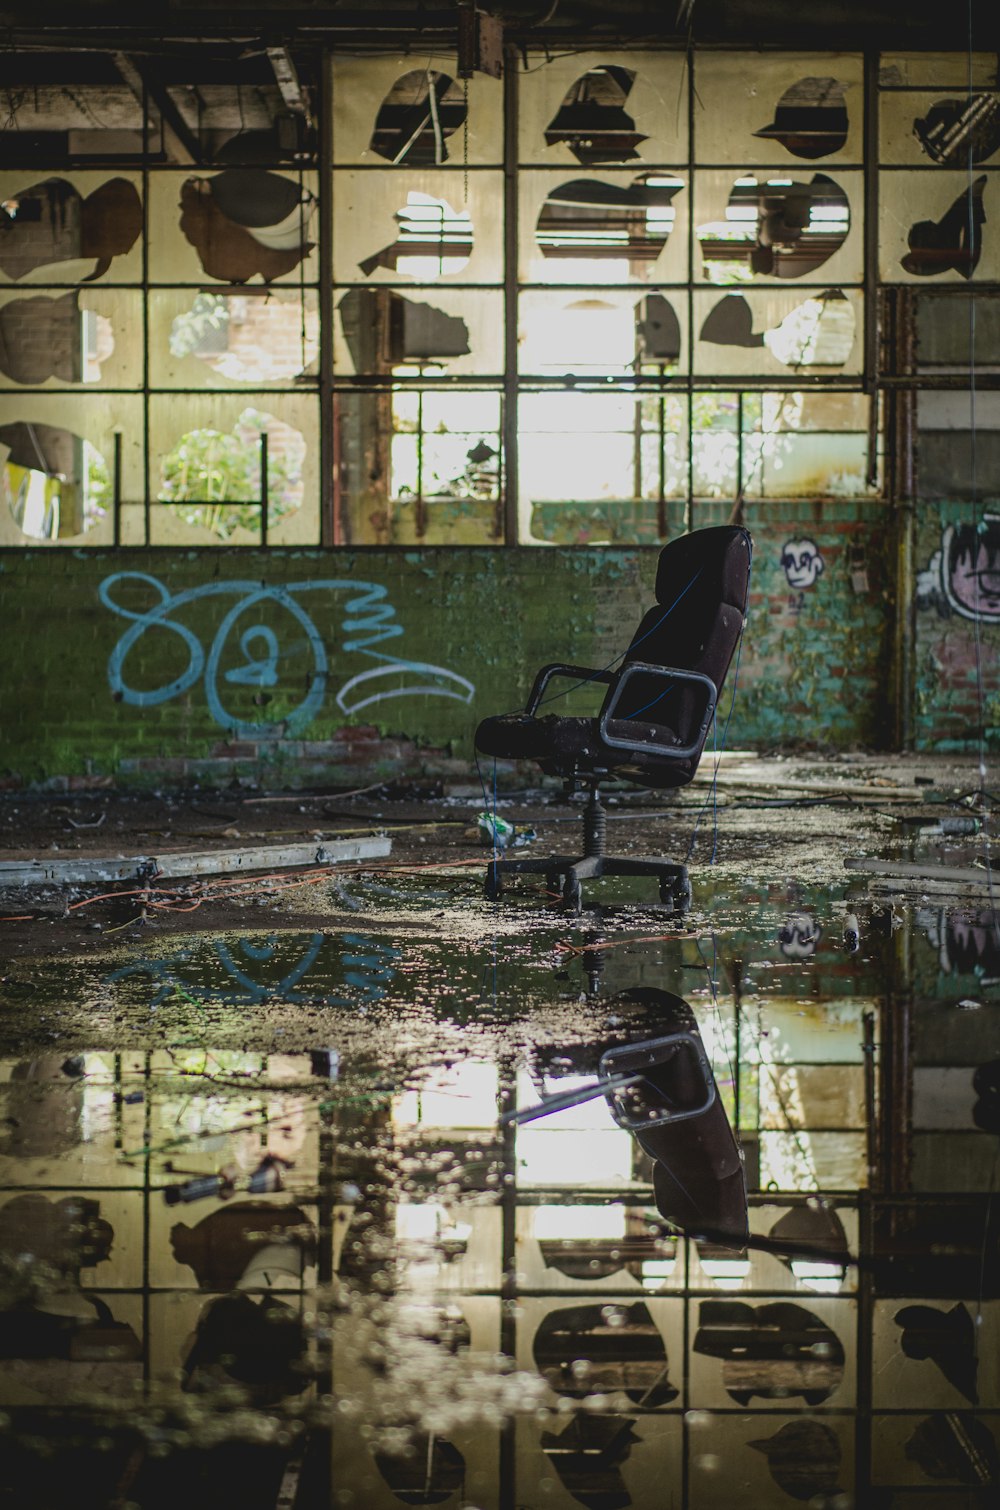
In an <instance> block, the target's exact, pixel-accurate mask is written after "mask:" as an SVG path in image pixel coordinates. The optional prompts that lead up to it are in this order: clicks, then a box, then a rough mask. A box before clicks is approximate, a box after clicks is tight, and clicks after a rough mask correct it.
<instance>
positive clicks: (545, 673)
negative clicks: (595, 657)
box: [524, 661, 615, 718]
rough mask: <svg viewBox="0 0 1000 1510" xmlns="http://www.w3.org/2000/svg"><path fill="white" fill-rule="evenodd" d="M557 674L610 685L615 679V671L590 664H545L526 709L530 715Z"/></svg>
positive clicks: (535, 709) (558, 662)
mask: <svg viewBox="0 0 1000 1510" xmlns="http://www.w3.org/2000/svg"><path fill="white" fill-rule="evenodd" d="M555 676H569V677H574V678H575V679H576V680H577V681H579V682H604V683H605V685H606V686H609V687H610V685H611V683H612V682H613V681H614V679H615V674H614V672H613V671H594V670H592V669H591V668H590V667H588V666H566V665H563V663H562V662H561V661H554V662H553V663H552V664H551V665H550V666H543V667H542V669H541V671H539V673H538V675H537V676H536V677H535V685H534V686H533V687H532V689H531V696H530V697H529V698H528V701H527V704H526V705H525V709H524V711H525V713H527V714H528V715H529V717H531V718H534V716H535V714H536V713H537V711H538V706H539V704H540V703H541V701H542V694H543V692H544V691H545V689H546V687H547V686H548V684H549V682H550V681H551V680H552V678H553V677H555Z"/></svg>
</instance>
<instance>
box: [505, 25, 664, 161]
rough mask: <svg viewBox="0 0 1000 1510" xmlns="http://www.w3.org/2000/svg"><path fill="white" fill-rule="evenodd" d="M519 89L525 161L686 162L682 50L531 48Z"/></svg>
mask: <svg viewBox="0 0 1000 1510" xmlns="http://www.w3.org/2000/svg"><path fill="white" fill-rule="evenodd" d="M518 90H519V107H520V144H519V145H520V159H521V161H522V162H523V163H538V164H541V163H559V162H562V163H566V164H567V165H570V164H573V163H577V164H580V165H583V166H594V165H599V164H604V163H628V162H643V163H677V164H681V163H684V164H686V163H687V157H688V143H687V92H686V80H685V62H684V58H683V57H682V56H681V55H680V54H675V55H672V54H669V53H636V52H606V53H604V52H601V53H597V52H593V53H587V52H585V53H575V54H571V55H569V56H564V57H555V58H553V57H549V56H548V55H547V54H545V53H538V52H534V53H529V54H528V58H527V63H526V67H525V68H524V69H523V70H522V71H521V73H520V75H519V79H518Z"/></svg>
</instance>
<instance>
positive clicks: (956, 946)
mask: <svg viewBox="0 0 1000 1510" xmlns="http://www.w3.org/2000/svg"><path fill="white" fill-rule="evenodd" d="M917 924H918V926H919V927H920V928H922V929H923V931H924V932H925V933H926V935H927V937H928V938H929V940H930V942H931V943H932V944H933V946H934V948H935V949H936V950H937V951H938V961H939V963H940V965H941V969H942V970H943V971H944V972H945V974H946V975H977V976H979V978H980V980H981V982H982V984H983V985H984V986H995V985H997V984H1000V914H998V913H996V912H994V911H993V910H992V909H991V908H988V907H987V908H982V909H980V910H979V911H973V910H971V909H970V910H968V911H966V910H962V911H958V912H946V911H945V910H944V909H943V908H941V909H938V908H931V907H925V908H921V910H920V911H918V913H917Z"/></svg>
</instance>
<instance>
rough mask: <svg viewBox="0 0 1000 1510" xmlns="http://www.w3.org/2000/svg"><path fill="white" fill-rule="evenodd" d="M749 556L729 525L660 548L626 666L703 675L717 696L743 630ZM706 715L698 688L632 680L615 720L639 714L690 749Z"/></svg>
mask: <svg viewBox="0 0 1000 1510" xmlns="http://www.w3.org/2000/svg"><path fill="white" fill-rule="evenodd" d="M752 553H753V541H752V540H751V538H750V534H749V532H748V531H747V530H745V529H741V528H739V527H737V526H732V525H720V526H717V527H715V528H713V529H707V530H693V531H692V532H691V533H690V534H689V535H681V536H680V538H679V539H677V540H671V542H670V544H669V545H666V546H664V548H663V550H662V551H661V552H660V560H659V565H658V567H657V571H656V606H655V607H654V608H651V609H649V611H648V612H647V613H646V614H645V615H644V616H643V620H642V623H641V624H640V625H639V628H638V629H637V630H636V633H635V636H634V638H633V640H632V643H631V645H630V646H629V648H628V651H627V652H626V655H625V660H626V662H628V661H649V662H650V663H652V664H654V665H658V666H677V667H678V668H680V669H682V670H685V671H700V672H701V673H702V674H703V675H704V676H708V677H710V678H711V679H712V681H713V682H714V683H715V687H716V691H717V692H719V691H721V688H722V684H723V682H724V681H725V678H726V672H727V671H728V670H729V665H730V662H731V661H732V658H733V655H734V653H735V650H736V646H737V645H738V644H739V638H740V634H741V632H742V629H743V619H744V614H745V612H746V604H747V594H748V592H749V587H750V559H751V555H752ZM703 708H704V694H703V693H702V692H700V691H699V690H698V689H696V688H692V687H691V686H684V685H683V684H681V683H677V684H676V685H675V686H673V687H668V688H667V689H666V690H664V684H663V682H662V681H661V680H659V679H654V678H652V677H648V676H636V677H635V678H633V680H632V681H631V682H629V683H628V684H627V686H626V689H625V693H624V695H623V697H622V700H621V702H620V703H619V704H618V707H617V709H616V711H615V717H616V718H633V717H638V716H640V715H641V716H642V718H643V721H644V722H645V721H648V722H650V723H655V724H663V725H665V726H666V727H667V728H669V729H672V730H673V731H674V733H675V734H676V735H677V736H678V737H679V739H680V742H681V743H682V744H688V743H690V742H691V741H693V740H694V738H695V736H696V734H697V732H698V727H699V725H700V723H701V717H702V710H703Z"/></svg>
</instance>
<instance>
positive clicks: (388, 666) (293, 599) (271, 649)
mask: <svg viewBox="0 0 1000 1510" xmlns="http://www.w3.org/2000/svg"><path fill="white" fill-rule="evenodd" d="M121 582H129V583H141V584H144V585H145V586H147V587H149V588H151V589H152V591H153V592H154V593H155V595H156V601H155V602H154V604H153V606H152V607H151V608H147V609H145V610H142V611H137V610H134V609H131V608H126V607H125V606H124V605H123V604H122V603H119V602H116V600H115V597H114V592H115V589H116V588H117V586H118V584H119V583H121ZM307 592H346V593H350V594H351V596H350V597H349V598H348V600H347V603H346V604H345V609H344V612H345V616H344V619H343V622H342V625H341V630H342V634H343V642H342V645H341V649H342V650H344V651H346V652H356V653H358V654H360V655H364V656H367V657H368V658H369V659H370V660H372V661H375V662H376V663H377V664H376V665H374V666H372V667H370V668H368V669H367V670H365V671H360V672H358V673H356V675H354V676H351V677H348V679H347V680H346V681H345V682H344V684H343V686H342V687H341V688H340V690H339V692H338V693H337V696H336V702H337V705H338V707H339V708H340V709H341V712H343V713H344V714H347V715H350V714H353V713H359V712H360V711H361V709H362V708H367V707H369V706H370V705H371V704H373V703H378V702H384V701H386V700H387V699H389V698H394V697H417V696H423V697H449V698H455V699H457V700H458V701H459V702H464V703H467V702H470V701H471V699H472V697H473V695H474V694H475V690H476V689H475V686H474V685H473V683H472V682H470V681H467V680H466V678H465V677H464V676H459V675H458V673H457V672H455V671H448V670H447V669H445V668H444V667H443V666H432V665H430V664H429V663H428V662H426V661H411V660H406V659H404V658H403V657H401V656H395V655H388V654H386V653H385V652H384V651H380V650H377V649H375V646H377V645H380V644H382V643H383V641H385V640H391V639H395V638H396V637H397V636H399V635H401V634H403V633H404V630H403V626H402V624H400V623H398V622H397V621H396V610H395V608H394V607H393V605H392V603H390V602H389V601H388V590H387V589H386V588H385V587H384V586H382V585H380V584H379V583H377V582H351V581H347V580H343V579H340V578H322V579H318V580H316V581H313V582H296V583H292V584H290V585H288V586H285V587H268V586H266V585H265V584H263V583H260V582H246V581H234V582H209V583H206V584H205V585H204V586H203V587H191V588H189V589H188V590H187V591H186V592H179V593H171V592H169V591H168V590H167V588H166V587H165V586H164V585H163V583H162V582H160V581H159V580H158V579H157V578H156V577H151V576H149V575H147V573H145V572H115V573H114V574H113V575H112V576H110V577H105V579H104V581H103V582H102V583H101V585H100V588H99V589H98V593H99V596H100V600H101V602H102V603H103V604H104V606H105V608H110V610H111V612H112V613H116V614H118V615H119V616H120V617H121V618H123V619H130V620H131V621H132V622H131V624H130V626H129V628H128V629H126V630H125V632H124V634H123V635H122V636H121V639H120V640H119V641H118V643H117V645H116V646H115V648H114V650H113V651H112V652H111V656H110V658H109V660H108V683H109V685H110V687H111V691H112V693H113V694H114V695H115V697H116V698H118V699H119V701H122V702H126V703H128V704H130V706H132V707H134V708H155V707H157V706H158V705H159V704H160V703H165V702H169V701H170V699H171V698H174V697H179V696H181V694H182V693H184V692H187V691H188V690H189V689H190V688H191V687H193V686H194V685H195V684H196V682H198V681H199V680H200V679H201V678H204V684H205V697H206V700H207V702H208V708H209V712H210V713H211V715H212V717H213V718H214V719H215V721H216V723H217V724H220V725H221V726H222V727H223V728H224V729H228V730H230V731H231V732H232V733H233V734H234V735H236V736H237V738H241V739H256V738H260V737H262V736H265V737H266V736H268V735H274V734H286V735H287V734H297V733H299V732H300V731H301V730H302V729H304V728H305V727H306V726H307V725H308V724H309V723H311V722H312V720H313V719H314V718H315V717H316V715H317V713H318V712H319V711H320V709H321V708H322V706H323V702H324V700H325V698H326V692H327V676H328V672H329V661H328V659H327V652H326V646H325V645H324V643H323V639H322V636H321V635H320V633H319V630H318V629H317V628H316V625H315V624H314V623H313V621H312V619H311V618H310V617H309V614H308V613H307V612H306V611H305V609H304V608H303V607H302V605H301V604H300V603H299V602H298V601H297V595H298V594H300V593H307ZM225 596H235V597H236V599H237V602H236V603H234V604H233V606H232V607H231V608H230V609H229V610H228V612H227V613H226V614H225V616H224V618H223V620H222V623H221V624H220V625H219V627H218V629H217V630H216V632H215V637H214V638H213V640H212V643H211V645H210V646H209V649H208V654H207V655H206V653H205V648H204V646H203V645H202V642H201V640H200V639H199V637H198V635H197V634H195V632H194V630H193V629H189V628H188V626H187V625H186V624H182V623H180V622H179V620H178V619H177V618H176V617H174V616H175V615H176V614H177V613H178V612H179V610H181V609H183V608H186V607H187V606H188V605H189V604H191V603H196V602H199V601H200V600H201V599H204V598H214V597H225ZM263 604H268V605H271V606H273V607H277V608H281V609H283V610H284V611H285V612H286V613H288V614H289V615H290V616H291V618H292V619H293V620H294V621H295V624H296V625H297V626H298V629H299V630H300V631H301V634H302V635H304V636H305V644H306V647H307V653H308V655H309V656H310V657H311V664H310V666H309V671H308V675H307V683H308V685H307V690H306V692H305V694H304V696H303V697H302V700H301V701H300V702H299V704H298V705H297V707H295V708H294V709H293V710H292V711H291V712H290V713H288V714H285V715H283V716H282V717H281V719H280V720H275V721H271V722H268V721H264V722H254V723H250V722H247V721H246V720H245V719H242V718H238V717H237V716H236V715H235V714H233V713H230V712H228V711H227V710H226V708H225V707H224V706H223V703H222V698H221V696H220V692H219V666H220V662H221V660H222V657H223V653H224V651H225V649H226V645H227V642H228V640H229V637H230V635H231V634H232V633H233V631H234V629H236V628H237V626H238V622H239V620H240V619H241V618H242V617H243V616H244V615H245V614H247V613H249V612H251V610H254V609H257V610H258V611H259V609H260V607H261V605H263ZM152 629H165V630H167V631H168V632H169V633H170V634H173V635H175V636H176V637H177V638H178V639H179V640H180V641H181V643H182V644H183V646H184V647H185V649H186V651H187V665H186V666H185V668H184V670H183V671H182V672H181V674H180V675H179V676H176V677H174V679H173V680H172V681H170V682H167V683H165V684H164V685H162V686H159V687H153V688H148V689H143V688H139V687H133V686H130V685H129V683H128V682H127V681H126V679H125V663H126V661H127V659H128V657H129V655H130V654H131V652H132V651H133V650H134V649H135V647H136V645H137V644H138V643H139V641H140V640H141V639H142V637H143V635H144V634H146V633H147V631H149V630H152ZM239 647H240V650H241V651H242V653H243V663H242V665H239V666H235V667H232V668H231V669H229V670H226V671H225V672H223V674H222V680H223V681H224V682H228V683H230V684H232V685H235V686H243V687H273V686H275V685H276V684H277V681H278V662H279V658H280V646H279V641H278V636H277V634H276V632H275V631H274V630H273V629H271V628H269V627H267V626H266V625H264V624H251V625H249V626H248V627H247V628H245V629H243V630H242V632H241V633H240V634H239ZM404 674H405V675H408V676H411V677H415V678H416V681H415V682H407V683H406V684H405V685H403V686H393V685H389V684H387V681H386V679H387V678H391V677H396V678H398V677H399V676H401V675H404Z"/></svg>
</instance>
